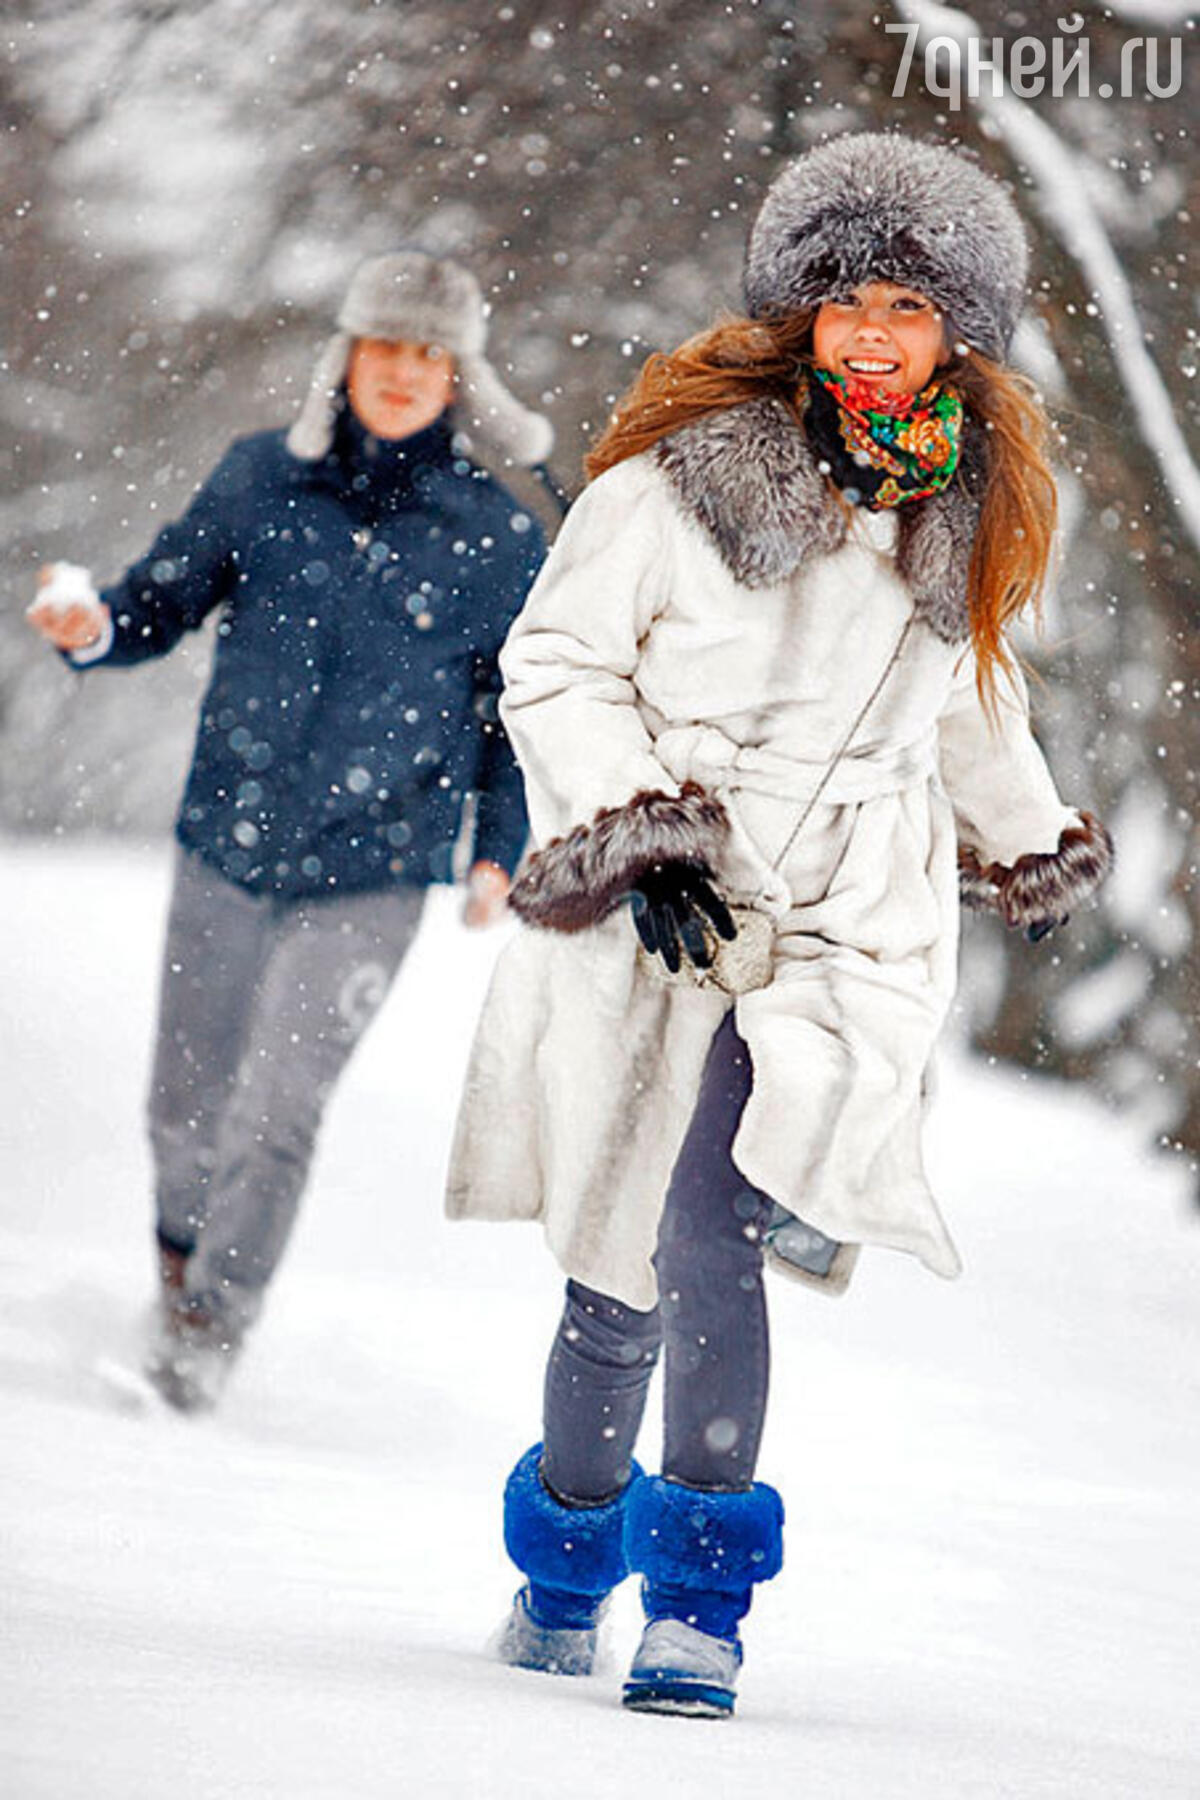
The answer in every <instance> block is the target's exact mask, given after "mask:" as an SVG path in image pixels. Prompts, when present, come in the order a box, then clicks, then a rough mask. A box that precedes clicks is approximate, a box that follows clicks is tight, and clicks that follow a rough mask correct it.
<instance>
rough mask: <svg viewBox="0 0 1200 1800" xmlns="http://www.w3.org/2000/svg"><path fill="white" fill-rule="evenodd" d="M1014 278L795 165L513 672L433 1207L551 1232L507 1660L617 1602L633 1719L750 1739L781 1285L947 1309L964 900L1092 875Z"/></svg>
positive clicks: (561, 558) (1022, 266)
mask: <svg viewBox="0 0 1200 1800" xmlns="http://www.w3.org/2000/svg"><path fill="white" fill-rule="evenodd" d="M1025 270H1026V248H1025V241H1024V233H1023V231H1022V227H1021V223H1020V220H1019V218H1018V216H1017V214H1016V212H1015V210H1014V208H1013V206H1012V204H1011V202H1010V201H1009V199H1008V198H1007V196H1006V194H1005V193H1004V192H1003V191H1002V190H1001V188H1000V187H999V186H998V185H997V184H996V183H995V182H993V181H992V180H991V179H990V178H988V177H987V176H985V175H984V174H983V173H982V172H981V171H979V170H978V169H977V168H976V167H975V166H974V165H973V164H971V163H970V162H968V161H966V160H965V159H964V158H962V157H961V156H959V155H957V154H955V153H953V152H951V151H948V150H945V149H941V148H936V147H932V146H929V145H924V144H917V143H915V142H913V141H911V140H907V139H905V138H902V137H899V136H893V135H887V136H853V137H846V138H841V139H836V140H833V141H832V142H830V143H827V144H825V145H823V146H821V147H820V148H818V149H816V150H814V151H811V152H810V153H809V154H808V155H806V156H803V157H801V158H799V159H798V160H797V161H796V162H795V163H793V164H791V165H790V166H789V167H788V168H786V169H785V170H784V172H783V173H782V174H781V176H780V177H779V178H778V180H777V181H776V182H775V183H774V185H773V187H772V188H771V190H770V192H769V194H768V196H767V199H766V201H765V203H764V205H763V208H762V210H761V213H760V215H759V217H758V220H757V222H756V224H755V226H754V229H753V232H752V234H751V239H750V245H749V252H748V261H747V269H746V280H745V286H746V301H747V308H746V316H745V317H742V318H736V319H732V320H727V321H725V322H724V323H722V324H720V325H718V326H717V327H715V328H714V329H713V330H712V331H710V332H708V333H706V334H704V335H703V336H701V337H700V338H697V339H693V340H692V341H690V342H689V343H688V344H686V345H684V346H683V347H682V348H681V349H680V350H678V351H676V352H675V353H674V354H672V355H669V356H657V357H652V358H651V359H650V361H649V362H648V363H647V365H646V367H645V368H644V369H643V371H642V373H641V376H640V377H639V379H638V381H637V382H636V383H635V385H634V387H633V389H632V391H631V393H630V394H629V396H627V398H626V400H625V401H624V403H623V405H622V406H621V408H620V409H619V411H618V412H617V414H616V415H614V419H613V421H612V423H611V424H610V426H609V428H608V430H607V432H606V433H605V435H604V436H603V438H602V439H601V440H600V442H599V443H598V445H597V446H596V448H595V450H594V451H593V453H592V455H591V457H590V458H589V474H590V475H591V476H592V477H593V479H592V482H591V485H590V486H589V487H588V488H587V490H586V491H585V493H584V494H583V496H582V498H581V499H580V500H579V501H578V502H577V504H576V506H575V508H574V511H573V512H572V514H571V516H570V517H569V519H568V520H567V522H566V525H565V526H564V529H563V531H562V533H561V535H560V537H559V540H558V543H557V545H556V547H555V549H554V551H553V553H552V555H551V557H550V559H549V561H548V563H547V564H546V566H545V569H544V571H543V573H542V575H541V577H540V579H539V580H538V582H537V584H536V586H535V588H534V590H533V592H532V593H531V595H530V597H529V600H528V602H527V604H526V606H525V608H524V610H523V612H522V614H521V616H520V618H519V619H518V621H517V624H516V625H515V627H514V629H513V631H512V633H511V635H510V638H509V640H508V644H507V646H506V649H505V651H504V653H503V657H502V668H503V673H504V678H505V683H506V692H505V697H504V700H503V704H502V710H503V716H504V722H505V725H506V727H507V729H508V732H509V734H510V737H511V739H512V741H513V744H514V746H515V748H516V752H517V756H518V758H519V760H520V763H521V766H522V769H523V772H524V776H525V782H526V789H527V797H528V802H529V811H530V817H531V821H532V826H533V831H534V837H535V841H536V844H537V846H538V847H537V848H536V849H535V851H534V852H533V854H532V855H531V856H530V857H529V858H528V860H527V863H526V866H525V869H524V871H523V873H522V874H521V876H520V877H519V879H518V881H517V884H516V886H515V888H514V891H513V896H512V904H513V906H514V908H515V910H516V911H517V912H518V913H519V914H520V916H521V918H522V919H523V920H524V922H525V924H526V926H528V927H529V928H530V929H525V930H523V931H521V932H520V933H519V934H518V936H517V938H516V940H515V941H514V942H513V944H512V945H511V946H510V947H509V949H508V950H507V951H506V953H505V955H504V957H503V958H502V960H501V964H500V966H499V968H498V970H497V974H496V977H495V981H494V984H493V988H492V991H491V994H490V995H489V999H488V1003H487V1007H486V1009H485V1014H484V1017H483V1020H482V1022H481V1026H480V1031H479V1036H478V1039H477V1043H476V1048H475V1053H474V1057H473V1062H472V1067H471V1071H470V1075H469V1078H468V1083H467V1088H466V1093H465V1097H464V1103H463V1108H462V1113H461V1117H460V1123H459V1130H458V1135H457V1141H456V1146H455V1153H454V1158H453V1166H452V1171H451V1180H450V1192H449V1210H450V1211H451V1213H452V1214H455V1215H459V1216H467V1217H487V1218H514V1217H521V1218H540V1219H541V1220H543V1222H544V1224H545V1228H546V1231H547V1234H548V1237H549V1240H550V1243H551V1246H552V1248H553V1250H554V1251H555V1253H556V1255H557V1257H558V1259H559V1261H560V1262H561V1264H562V1266H563V1268H564V1270H565V1272H566V1274H567V1276H568V1286H567V1303H566V1310H565V1313H564V1315H563V1319H562V1322H561V1324H560V1327H559V1331H558V1335H557V1337H556V1339H555V1342H554V1345H553V1348H552V1351H551V1355H550V1362H549V1368H548V1372H547V1380H546V1390H545V1407H544V1421H543V1422H544V1432H543V1442H542V1443H541V1444H538V1445H535V1446H534V1448H533V1449H532V1450H531V1451H529V1452H528V1453H527V1454H526V1455H525V1456H524V1457H522V1458H521V1460H520V1462H519V1463H518V1464H517V1467H516V1468H515V1469H514V1471H513V1473H512V1475H511V1477H510V1479H509V1482H508V1486H507V1489H506V1495H505V1532H506V1543H507V1546H508V1549H509V1553H510V1555H511V1556H512V1557H513V1560H514V1561H515V1562H516V1563H517V1565H518V1567H519V1568H520V1569H521V1570H522V1571H523V1572H524V1574H525V1576H526V1581H525V1584H524V1585H523V1587H522V1588H521V1590H520V1592H519V1593H518V1595H517V1597H516V1600H515V1602H514V1606H513V1611H512V1615H511V1617H510V1619H509V1620H508V1622H507V1625H506V1628H505V1631H504V1633H503V1634H502V1638H501V1643H500V1653H501V1655H503V1656H504V1657H505V1658H506V1659H507V1660H508V1661H510V1662H513V1663H517V1664H521V1665H523V1666H526V1667H532V1668H549V1669H555V1670H559V1671H563V1672H571V1673H582V1672H586V1671H587V1670H588V1669H590V1667H591V1662H592V1656H593V1652H594V1646H595V1635H596V1624H597V1621H598V1618H599V1615H600V1612H601V1610H602V1608H603V1605H604V1602H605V1599H606V1597H607V1594H608V1592H609V1591H610V1590H611V1588H612V1587H613V1586H614V1585H615V1584H616V1582H617V1581H619V1580H620V1579H622V1577H623V1576H624V1575H625V1574H627V1573H628V1572H629V1571H630V1570H631V1569H633V1570H637V1571H639V1572H640V1573H641V1575H642V1577H643V1590H642V1591H643V1600H644V1604H645V1609H646V1616H647V1625H646V1631H645V1634H644V1636H643V1639H642V1643H641V1646H640V1648H639V1650H638V1652H637V1655H636V1656H635V1659H634V1663H633V1668H632V1670H631V1673H630V1677H629V1680H628V1682H627V1683H626V1687H625V1696H624V1697H625V1703H626V1704H627V1705H629V1706H632V1707H639V1708H644V1709H651V1710H658V1711H676V1712H687V1713H705V1714H710V1715H712V1714H723V1713H728V1712H730V1711H732V1708H733V1703H734V1683H735V1678H736V1674H737V1670H738V1667H739V1664H740V1661H741V1647H740V1640H739V1632H738V1627H739V1623H740V1620H741V1618H742V1617H743V1615H744V1614H745V1612H746V1611H747V1609H748V1607H749V1604H750V1598H751V1593H752V1588H753V1585H754V1583H755V1582H757V1581H760V1580H763V1579H766V1578H768V1577H769V1576H771V1575H773V1574H775V1573H776V1572H777V1570H778V1568H779V1567H780V1563H781V1557H782V1531H781V1527H782V1520H783V1508H782V1503H781V1501H780V1498H779V1495H778V1494H777V1493H776V1492H775V1490H774V1489H773V1488H771V1487H769V1486H768V1485H767V1484H766V1483H765V1482H761V1481H756V1480H755V1479H754V1473H755V1461H756V1458H757V1453H758V1445H759V1439H760V1435H761V1428H762V1421H763V1412H764V1408H765V1402H766V1392H767V1374H768V1347H767V1319H766V1310H765V1302H764V1296H763V1291H762V1271H763V1266H764V1262H765V1261H768V1260H769V1261H770V1262H772V1263H774V1264H775V1265H776V1266H777V1267H780V1268H783V1269H785V1270H786V1271H787V1272H790V1273H793V1274H795V1275H798V1276H799V1277H800V1278H801V1279H804V1280H808V1281H812V1282H815V1283H817V1284H819V1285H823V1286H824V1287H825V1288H826V1289H827V1290H829V1291H837V1290H839V1289H840V1288H841V1287H844V1285H845V1283H846V1281H847V1280H848V1279H849V1276H850V1273H851V1270H852V1268H853V1264H854V1260H855V1258H856V1257H857V1255H858V1251H859V1247H860V1246H862V1245H879V1246H885V1247H888V1248H891V1249H898V1250H905V1251H908V1252H910V1253H912V1254H914V1255H915V1256H917V1257H918V1258H919V1259H920V1260H921V1261H922V1262H923V1263H924V1264H925V1265H926V1266H927V1267H928V1268H930V1269H931V1270H933V1271H934V1272H935V1273H937V1274H940V1275H943V1276H953V1275H954V1274H956V1273H957V1271H958V1266H959V1264H958V1256H957V1253H956V1251H955V1248H954V1245H953V1242H952V1240H951V1238H950V1235H949V1233H948V1231H947V1228H946V1225H945V1223H944V1221H943V1219H942V1216H941V1213H940V1212H939V1210H938V1207H937V1204H936V1202H935V1200H934V1198H933V1195H932V1194H931V1192H930V1190H929V1186H928V1183H927V1181H926V1178H925V1173H924V1169H923V1167H922V1161H921V1150H920V1128H921V1115H922V1107H923V1101H924V1091H925V1074H926V1068H927V1065H928V1062H929V1058H930V1055H931V1052H932V1050H933V1047H934V1043H935V1040H936V1038H937V1036H938V1033H939V1030H940V1028H941V1025H942V1022H943V1020H944V1018H945V1015H946V1011H947V1008H948V1006H949V1003H950V1000H951V996H952V993H953V989H954V980H955V962H956V950H957V912H958V904H959V889H960V882H961V884H962V887H963V891H964V894H965V897H966V898H967V900H968V902H969V903H971V904H975V905H983V906H989V907H992V908H994V909H996V910H997V911H998V912H1000V913H1001V914H1002V916H1003V917H1004V918H1005V920H1006V921H1007V922H1008V923H1009V924H1010V925H1013V926H1018V927H1022V928H1024V929H1025V930H1026V931H1027V933H1028V934H1029V935H1030V936H1031V937H1032V938H1035V939H1036V938H1037V937H1038V936H1041V935H1044V934H1045V932H1046V931H1047V930H1049V929H1051V928H1052V927H1053V925H1054V924H1056V923H1059V922H1061V921H1062V920H1064V919H1065V917H1066V915H1067V914H1068V913H1069V912H1070V911H1071V910H1072V909H1073V908H1074V907H1075V906H1077V905H1078V904H1080V903H1081V902H1082V901H1083V900H1085V899H1086V898H1087V897H1088V896H1089V895H1090V894H1091V893H1092V892H1093V891H1094V890H1095V888H1096V887H1097V886H1098V885H1099V883H1100V881H1101V880H1102V879H1103V877H1104V875H1105V873H1106V871H1107V868H1108V866H1109V863H1110V860H1111V846H1110V844H1109V840H1108V837H1107V833H1106V832H1105V831H1104V829H1103V827H1102V826H1101V825H1099V824H1098V822H1097V821H1096V820H1095V819H1093V818H1092V817H1091V816H1090V815H1088V814H1086V813H1079V812H1076V811H1075V810H1074V809H1073V808H1072V807H1070V806H1067V805H1065V804H1064V803H1063V802H1062V800H1060V798H1059V796H1058V794H1057V792H1056V791H1055V787H1054V784H1053V782H1052V780H1051V778H1050V775H1049V773H1048V771H1047V769H1046V766H1045V763H1044V761H1043V759H1042V756H1041V752H1040V751H1039V749H1038V748H1037V745H1036V744H1035V742H1034V740H1033V738H1032V736H1031V735H1030V730H1029V721H1028V707H1027V701H1026V695H1025V690H1024V685H1023V683H1022V680H1021V678H1020V675H1019V672H1018V670H1017V669H1016V667H1015V665H1014V662H1013V660H1012V657H1011V654H1010V652H1009V651H1008V650H1007V648H1006V645H1005V640H1004V629H1005V626H1006V625H1007V624H1008V623H1009V621H1010V620H1011V619H1012V618H1013V617H1014V616H1015V614H1016V613H1017V612H1018V611H1019V610H1020V609H1021V608H1022V607H1023V606H1026V605H1028V604H1036V601H1037V598H1038V594H1039V591H1040V589H1041V586H1042V582H1043V579H1044V576H1045V572H1046V566H1047V559H1048V554H1049V548H1050V543H1051V537H1052V533H1053V528H1054V519H1055V498H1054V484H1053V480H1052V477H1051V475H1050V472H1049V470H1048V468H1047V464H1046V461H1045V458H1044V452H1043V444H1044V439H1045V421H1044V418H1043V415H1042V414H1041V411H1040V408H1039V407H1038V405H1037V402H1036V399H1035V397H1034V395H1033V392H1032V390H1031V389H1030V387H1029V385H1028V384H1027V383H1026V382H1024V381H1023V380H1022V379H1021V378H1020V377H1018V376H1016V375H1014V374H1012V373H1011V372H1010V371H1008V370H1007V369H1006V368H1005V367H1004V362H1003V359H1004V355H1005V352H1006V350H1007V347H1008V344H1009V341H1010V338H1011V335H1012V330H1013V326H1014V324H1015V320H1016V316H1017V313H1018V310H1019V308H1020V304H1021V298H1022V294H1023V289H1024V281H1025ZM630 899H632V906H630V905H628V904H625V902H627V901H629V900H630ZM635 927H636V929H635ZM660 1344H661V1345H662V1346H663V1350H664V1406H665V1430H664V1455H663V1469H662V1473H661V1475H658V1476H647V1475H644V1474H643V1473H642V1472H641V1471H640V1470H639V1469H638V1468H637V1465H636V1464H635V1463H633V1460H632V1454H633V1448H634V1441H635V1437H636V1434H637V1430H638V1426H639V1424H640V1421H641V1414H642V1409H643V1405H644V1400H645V1393H646V1387H647V1383H648V1381H649V1378H650V1374H651V1372H652V1370H653V1367H654V1365H655V1362H656V1359H657V1357H658V1354H659V1348H660Z"/></svg>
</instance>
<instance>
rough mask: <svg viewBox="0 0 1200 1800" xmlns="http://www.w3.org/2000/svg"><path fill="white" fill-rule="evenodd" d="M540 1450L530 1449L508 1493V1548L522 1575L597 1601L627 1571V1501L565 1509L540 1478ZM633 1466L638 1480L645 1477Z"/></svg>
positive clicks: (621, 1495)
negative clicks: (588, 1596) (592, 1597)
mask: <svg viewBox="0 0 1200 1800" xmlns="http://www.w3.org/2000/svg"><path fill="white" fill-rule="evenodd" d="M541 1463H542V1446H541V1445H540V1444H534V1446H533V1448H532V1449H531V1450H527V1451H526V1452H525V1454H524V1456H523V1457H522V1458H521V1460H520V1462H518V1464H517V1466H516V1468H515V1469H514V1470H513V1472H512V1474H511V1475H510V1476H509V1478H508V1481H507V1483H506V1485H505V1489H504V1547H505V1549H506V1550H507V1551H508V1554H509V1556H510V1557H511V1558H512V1560H513V1562H514V1563H516V1565H517V1567H518V1569H520V1570H521V1572H522V1574H524V1575H528V1577H529V1579H530V1580H531V1581H532V1582H535V1583H538V1584H539V1585H540V1586H542V1587H550V1588H557V1589H560V1590H563V1591H565V1592H567V1593H571V1594H592V1595H595V1596H597V1597H599V1596H600V1595H602V1594H607V1593H609V1592H610V1590H611V1589H613V1588H615V1587H616V1585H617V1583H618V1582H619V1581H624V1579H625V1577H626V1575H628V1573H629V1563H628V1560H627V1558H626V1555H625V1541H624V1540H625V1497H626V1494H627V1493H628V1492H629V1489H628V1488H625V1489H623V1490H622V1492H621V1493H619V1494H618V1495H617V1497H616V1499H615V1500H609V1501H607V1502H606V1503H605V1504H604V1505H603V1506H565V1505H564V1504H563V1502H562V1501H561V1500H556V1499H555V1497H554V1495H553V1494H552V1493H551V1492H550V1490H549V1489H548V1488H547V1487H546V1485H545V1483H544V1482H543V1480H542V1477H541ZM641 1473H642V1471H641V1470H640V1469H639V1468H638V1465H637V1464H636V1463H634V1465H633V1475H634V1478H638V1477H640V1476H641Z"/></svg>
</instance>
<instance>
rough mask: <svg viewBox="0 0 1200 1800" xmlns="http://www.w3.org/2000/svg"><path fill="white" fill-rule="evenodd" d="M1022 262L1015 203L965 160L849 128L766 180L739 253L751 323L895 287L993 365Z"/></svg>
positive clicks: (1008, 325) (1016, 307) (1009, 321)
mask: <svg viewBox="0 0 1200 1800" xmlns="http://www.w3.org/2000/svg"><path fill="white" fill-rule="evenodd" d="M1028 263H1029V251H1028V246H1027V244H1026V241H1025V230H1024V227H1023V225H1022V224H1021V219H1020V216H1019V214H1018V212H1017V209H1016V207H1015V206H1014V205H1013V203H1012V201H1011V200H1010V199H1009V197H1008V195H1007V194H1006V193H1005V192H1004V189H1003V188H1002V187H1001V186H1000V184H999V182H997V181H994V180H993V179H992V177H991V176H990V175H986V174H984V172H983V170H982V169H980V168H978V167H977V166H976V165H975V164H974V163H973V162H970V161H969V160H968V159H967V158H966V157H965V156H962V155H959V154H958V152H957V151H954V150H948V149H945V148H944V147H942V146H939V145H935V144H922V143H918V142H917V141H916V140H915V139H914V138H909V137H902V136H900V135H899V134H898V133H894V132H862V133H855V134H853V135H850V136H846V137H838V138H831V139H830V140H829V142H828V143H825V144H820V145H818V146H817V148H816V149H814V150H809V151H808V152H807V153H806V154H805V155H804V156H799V157H797V158H796V160H795V161H794V162H791V163H789V164H788V165H787V167H786V168H785V169H784V170H783V171H782V173H781V174H779V175H778V176H777V177H776V179H775V180H774V181H773V182H772V184H771V186H770V188H769V189H768V191H767V196H766V199H765V200H764V201H763V203H762V207H761V208H760V210H759V214H758V217H757V219H756V220H755V222H754V225H753V227H752V228H751V232H750V242H749V245H748V247H747V251H746V270H745V292H746V310H747V311H748V313H749V314H750V317H751V318H752V319H758V318H762V317H763V316H764V315H765V314H768V313H781V312H793V311H795V310H797V309H799V308H802V307H803V308H809V307H817V306H819V305H820V304H821V302H822V301H824V300H828V299H830V298H832V296H833V295H834V294H837V293H839V292H845V291H846V289H847V288H855V287H859V286H861V285H862V284H863V283H864V282H867V281H895V282H897V283H900V284H902V285H903V286H905V287H913V288H917V289H918V290H919V291H920V292H921V293H923V294H926V295H927V296H928V297H929V299H930V300H933V301H934V302H935V303H936V304H937V306H938V307H939V308H940V310H941V311H942V312H943V313H945V314H946V316H947V318H948V319H949V321H950V324H951V327H952V329H953V330H954V332H955V333H956V334H957V336H959V337H961V338H964V339H965V340H966V341H967V343H969V344H971V345H973V346H974V347H975V348H976V349H977V350H982V351H983V353H984V355H985V356H990V357H993V358H995V359H996V360H998V361H999V360H1002V359H1003V357H1004V355H1005V352H1006V351H1007V349H1008V346H1009V343H1010V341H1011V339H1012V334H1013V329H1014V327H1015V325H1016V322H1017V315H1018V313H1019V312H1020V310H1021V304H1022V301H1023V298H1024V293H1025V278H1026V272H1027V269H1028Z"/></svg>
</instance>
